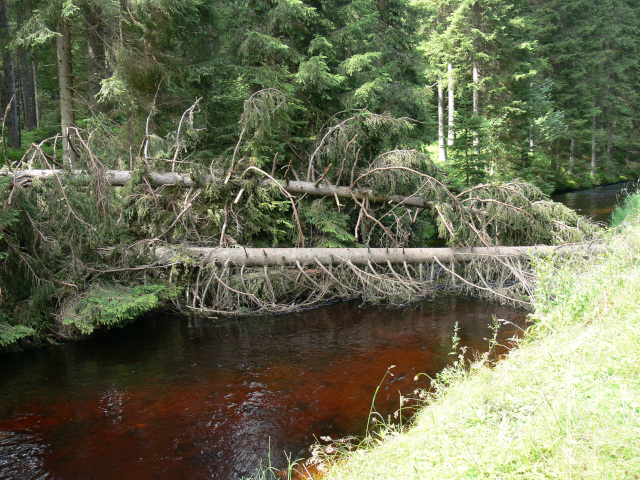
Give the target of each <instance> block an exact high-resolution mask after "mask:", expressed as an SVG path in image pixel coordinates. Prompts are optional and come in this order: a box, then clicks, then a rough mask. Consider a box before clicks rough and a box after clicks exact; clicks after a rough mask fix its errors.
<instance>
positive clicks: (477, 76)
mask: <svg viewBox="0 0 640 480" xmlns="http://www.w3.org/2000/svg"><path fill="white" fill-rule="evenodd" d="M472 68H473V72H472V75H473V115H474V116H475V117H477V116H478V115H480V103H479V97H478V93H479V92H478V88H479V84H480V74H479V72H478V62H477V61H475V60H474V61H473V67H472ZM479 143H480V137H479V136H478V131H477V130H476V131H474V132H473V149H474V151H475V153H476V155H477V154H478V144H479Z"/></svg>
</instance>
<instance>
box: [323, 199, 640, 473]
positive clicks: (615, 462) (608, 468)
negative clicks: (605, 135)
mask: <svg viewBox="0 0 640 480" xmlns="http://www.w3.org/2000/svg"><path fill="white" fill-rule="evenodd" d="M639 203H640V197H638V196H637V195H636V196H632V197H630V200H629V201H628V204H635V205H636V206H637V205H638V204H639ZM639 218H640V214H639V210H638V209H635V210H633V211H632V214H631V215H629V216H627V218H626V219H625V220H624V221H623V222H622V226H621V227H618V228H614V229H612V235H611V238H610V239H609V240H608V242H609V253H608V254H607V255H604V256H599V257H597V258H590V259H584V258H574V259H572V260H569V261H562V262H553V261H550V260H546V261H541V262H540V263H539V265H538V268H537V273H538V276H539V287H538V289H537V291H536V293H535V299H534V302H535V307H536V310H535V313H534V314H533V316H532V319H533V320H534V322H535V323H534V325H533V326H532V327H531V328H530V330H529V331H528V333H527V335H526V336H525V338H524V340H522V341H521V344H520V346H519V348H517V349H515V350H512V351H511V353H510V354H509V355H508V356H506V358H504V359H503V360H502V361H500V362H498V363H497V364H496V365H495V366H494V367H493V368H490V367H489V366H488V365H486V364H482V362H481V363H477V364H475V365H473V366H472V367H471V368H470V369H468V370H464V371H463V370H462V369H460V368H455V367H454V368H451V369H449V370H448V371H446V372H444V373H443V374H442V375H441V376H440V377H439V378H438V379H437V381H438V384H437V389H436V393H435V394H434V396H433V398H432V401H431V402H430V404H429V405H428V406H427V407H425V408H424V409H423V410H422V411H421V412H420V413H419V414H418V415H417V417H416V419H415V424H414V426H413V427H412V428H411V429H410V430H408V431H407V432H405V433H403V434H397V433H393V432H387V433H386V434H383V435H382V437H383V440H382V441H381V442H380V443H381V444H380V445H379V446H377V447H374V448H370V449H361V450H358V451H356V452H354V453H351V454H349V455H348V456H345V457H341V459H340V460H339V461H338V463H337V464H334V465H332V466H331V468H330V472H329V474H328V475H327V477H326V478H331V479H340V480H342V479H356V478H357V479H360V480H363V479H409V478H416V479H418V478H419V479H445V478H452V479H454V478H455V479H457V478H465V479H469V478H501V479H506V478H616V479H625V478H630V479H631V478H638V472H640V223H639Z"/></svg>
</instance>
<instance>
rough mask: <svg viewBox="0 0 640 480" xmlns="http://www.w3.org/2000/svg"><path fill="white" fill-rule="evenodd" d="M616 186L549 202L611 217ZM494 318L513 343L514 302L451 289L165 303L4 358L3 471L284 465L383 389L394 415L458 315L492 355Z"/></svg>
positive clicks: (361, 416)
mask: <svg viewBox="0 0 640 480" xmlns="http://www.w3.org/2000/svg"><path fill="white" fill-rule="evenodd" d="M616 187H617V190H616V189H615V188H613V187H601V188H599V189H593V190H591V191H590V192H591V193H589V194H585V192H576V193H571V194H564V196H556V197H555V198H554V199H556V200H557V201H562V202H563V203H566V204H567V205H568V206H571V207H572V208H575V209H577V210H578V211H579V212H580V213H582V214H585V215H590V216H595V217H596V218H595V219H596V220H600V221H607V219H608V216H610V212H611V210H612V207H611V205H612V203H615V201H616V195H617V194H618V193H619V192H620V189H621V188H622V187H621V186H620V185H618V186H616ZM493 317H496V318H499V319H503V320H505V321H504V322H502V327H501V328H500V330H499V332H498V341H499V343H500V344H502V345H508V343H509V339H510V338H513V337H514V336H517V335H518V334H519V332H520V331H521V327H522V326H523V325H524V315H523V314H522V313H521V312H519V311H517V310H514V309H512V308H508V307H503V306H500V305H499V304H496V303H490V302H485V301H480V300H477V299H473V298H465V297H457V296H449V297H444V298H441V299H439V300H438V301H436V302H422V303H418V304H414V305H410V306H407V307H404V308H401V309H393V310H390V309H386V308H382V307H365V308H362V307H360V305H359V303H357V302H343V303H336V304H333V305H328V306H324V307H320V308H317V309H314V310H309V311H305V312H299V313H295V314H288V315H282V316H265V317H258V318H246V319H240V320H238V319H226V320H225V319H222V320H217V321H212V320H206V319H190V318H186V317H178V316H172V315H154V316H148V317H146V318H144V319H141V320H140V321H137V322H136V323H134V324H131V325H128V326H127V327H125V328H123V329H117V330H112V331H110V332H108V333H106V334H102V335H99V336H97V337H95V338H91V339H89V340H85V341H82V342H77V343H72V344H66V345H59V346H51V347H47V348H43V349H40V350H35V351H27V352H21V353H7V354H2V355H0V361H1V362H2V369H1V370H0V479H18V480H26V479H65V480H66V479H105V480H106V479H116V478H117V479H123V480H124V479H151V478H170V479H215V480H228V479H241V478H249V477H250V476H251V475H252V474H253V473H255V471H256V469H257V468H258V467H260V466H262V467H266V466H269V465H272V466H274V467H275V468H278V469H282V468H285V467H286V466H287V463H288V458H291V459H292V460H295V459H297V458H304V457H308V456H309V446H310V445H311V444H313V443H315V442H316V441H317V440H318V439H319V438H320V437H321V436H331V437H332V438H334V439H336V438H341V437H344V436H348V435H362V434H363V433H364V432H365V429H366V426H367V423H368V418H369V411H370V409H371V406H372V401H373V400H374V394H375V392H376V388H377V387H378V386H380V388H379V391H378V394H377V396H376V397H375V403H374V406H375V411H376V412H379V414H380V415H382V416H383V417H385V418H386V417H387V416H389V415H392V414H393V412H395V411H396V410H397V409H398V408H399V405H400V400H399V398H400V395H401V394H402V395H405V396H406V395H410V394H411V393H412V392H413V391H414V390H415V389H416V388H425V387H427V386H428V384H429V383H428V376H431V377H433V376H435V375H436V374H437V372H438V371H440V370H441V369H442V368H443V367H444V366H445V365H447V364H448V363H450V362H451V360H452V358H453V357H452V356H451V355H450V352H451V349H452V337H453V336H454V333H455V325H456V324H457V325H458V328H459V330H458V333H457V335H458V336H459V337H460V344H461V345H464V346H467V347H468V349H469V351H470V352H473V351H477V352H482V351H485V350H486V349H487V347H488V339H489V338H490V337H491V336H492V335H493V332H492V330H491V329H490V327H489V325H490V324H491V323H492V318H493ZM392 366H393V368H391V367H392ZM389 369H390V370H389ZM388 370H389V371H390V372H391V373H390V374H388V375H385V373H386V372H387V371H388ZM420 373H424V374H427V375H428V376H420V377H419V378H418V380H417V381H416V380H415V377H416V375H417V374H420Z"/></svg>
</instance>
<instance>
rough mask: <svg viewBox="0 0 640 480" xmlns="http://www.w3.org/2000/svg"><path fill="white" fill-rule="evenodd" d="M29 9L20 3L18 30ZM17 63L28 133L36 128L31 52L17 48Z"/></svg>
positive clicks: (27, 3) (29, 13)
mask: <svg viewBox="0 0 640 480" xmlns="http://www.w3.org/2000/svg"><path fill="white" fill-rule="evenodd" d="M29 9H30V6H29V2H22V8H18V28H20V26H21V25H22V23H23V20H28V19H29V18H30V16H31V12H30V10H29ZM18 61H19V63H20V87H21V93H22V95H21V96H22V117H23V128H24V129H25V130H27V131H30V130H33V129H34V128H37V127H38V112H37V106H36V102H37V100H36V89H35V72H34V67H33V62H32V55H31V51H30V50H26V49H25V48H24V47H19V48H18Z"/></svg>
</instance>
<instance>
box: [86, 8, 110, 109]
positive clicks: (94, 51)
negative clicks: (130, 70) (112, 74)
mask: <svg viewBox="0 0 640 480" xmlns="http://www.w3.org/2000/svg"><path fill="white" fill-rule="evenodd" d="M85 19H86V22H87V25H86V28H87V33H86V35H87V57H88V58H87V60H88V67H87V68H88V73H89V110H91V114H92V115H94V116H95V115H97V114H98V113H100V104H99V103H98V94H99V93H100V89H101V88H102V86H101V81H102V80H104V78H105V77H106V75H105V62H106V57H105V55H106V53H105V45H104V32H103V30H104V28H103V23H102V20H101V19H100V16H99V15H98V14H97V12H95V11H94V10H93V9H91V8H89V10H88V11H87V13H86V15H85Z"/></svg>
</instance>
